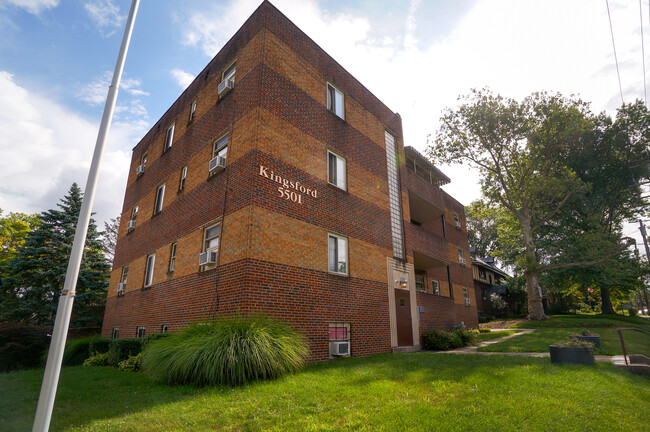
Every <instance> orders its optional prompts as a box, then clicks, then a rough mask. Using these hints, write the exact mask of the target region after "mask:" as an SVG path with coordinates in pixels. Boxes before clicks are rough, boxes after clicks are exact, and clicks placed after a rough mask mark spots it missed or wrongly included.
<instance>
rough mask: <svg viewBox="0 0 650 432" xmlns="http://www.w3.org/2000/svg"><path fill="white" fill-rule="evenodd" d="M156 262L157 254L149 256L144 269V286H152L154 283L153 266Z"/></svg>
mask: <svg viewBox="0 0 650 432" xmlns="http://www.w3.org/2000/svg"><path fill="white" fill-rule="evenodd" d="M155 263H156V254H151V255H149V256H147V266H146V268H145V270H144V286H146V287H148V286H151V284H152V283H153V267H154V264H155Z"/></svg>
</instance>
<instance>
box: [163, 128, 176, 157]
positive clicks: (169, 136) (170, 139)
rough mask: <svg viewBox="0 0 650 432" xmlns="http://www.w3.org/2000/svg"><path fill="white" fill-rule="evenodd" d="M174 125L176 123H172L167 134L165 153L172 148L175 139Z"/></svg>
mask: <svg viewBox="0 0 650 432" xmlns="http://www.w3.org/2000/svg"><path fill="white" fill-rule="evenodd" d="M174 126H175V125H173V124H172V125H171V126H170V127H169V129H167V135H165V148H164V149H163V153H165V152H166V151H167V150H169V149H170V148H172V142H173V141H174Z"/></svg>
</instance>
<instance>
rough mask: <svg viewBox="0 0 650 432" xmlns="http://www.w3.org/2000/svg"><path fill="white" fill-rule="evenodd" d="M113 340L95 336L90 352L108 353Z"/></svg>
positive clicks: (91, 342)
mask: <svg viewBox="0 0 650 432" xmlns="http://www.w3.org/2000/svg"><path fill="white" fill-rule="evenodd" d="M111 342H112V339H106V338H101V337H100V338H95V339H93V340H91V341H90V346H89V349H90V352H91V353H101V354H103V353H107V352H108V350H109V349H110V348H111Z"/></svg>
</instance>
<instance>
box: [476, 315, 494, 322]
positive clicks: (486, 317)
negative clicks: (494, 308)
mask: <svg viewBox="0 0 650 432" xmlns="http://www.w3.org/2000/svg"><path fill="white" fill-rule="evenodd" d="M493 320H494V316H492V315H483V314H479V316H478V322H479V323H481V324H483V323H487V322H490V321H493Z"/></svg>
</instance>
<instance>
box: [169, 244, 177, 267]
mask: <svg viewBox="0 0 650 432" xmlns="http://www.w3.org/2000/svg"><path fill="white" fill-rule="evenodd" d="M175 264H176V242H174V243H172V248H171V251H170V253H169V271H170V272H173V271H174V265H175Z"/></svg>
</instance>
